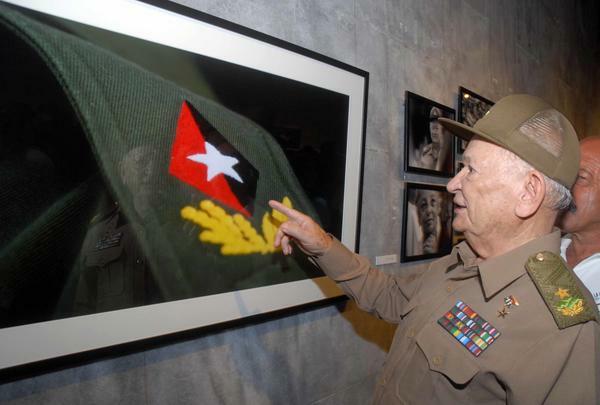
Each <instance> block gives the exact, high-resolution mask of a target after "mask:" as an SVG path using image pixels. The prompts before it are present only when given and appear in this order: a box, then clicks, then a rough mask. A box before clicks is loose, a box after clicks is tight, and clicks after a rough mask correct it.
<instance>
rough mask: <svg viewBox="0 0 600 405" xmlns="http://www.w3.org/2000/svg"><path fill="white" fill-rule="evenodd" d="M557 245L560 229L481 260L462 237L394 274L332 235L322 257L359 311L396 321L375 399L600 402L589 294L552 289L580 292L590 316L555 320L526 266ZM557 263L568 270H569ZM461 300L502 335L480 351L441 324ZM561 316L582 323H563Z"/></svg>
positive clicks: (599, 342)
mask: <svg viewBox="0 0 600 405" xmlns="http://www.w3.org/2000/svg"><path fill="white" fill-rule="evenodd" d="M559 245H560V233H559V232H558V231H555V232H553V233H551V234H549V235H546V236H543V237H540V238H538V239H536V240H533V241H531V242H529V243H527V244H525V245H523V246H521V247H519V248H517V249H514V250H513V251H511V252H508V253H506V254H504V255H501V256H498V257H494V258H491V259H488V260H485V261H483V262H479V263H477V261H476V257H475V254H474V253H473V251H472V250H471V249H470V247H469V246H468V245H467V244H466V242H463V243H461V244H459V245H458V246H456V247H455V248H454V249H453V251H452V252H451V254H450V255H448V256H445V257H443V258H441V259H439V260H437V261H435V262H432V263H431V264H430V265H429V266H427V267H424V268H421V269H414V270H413V271H411V272H410V274H406V275H404V276H392V275H389V274H386V273H384V272H382V271H379V270H377V269H375V268H372V267H371V266H370V264H369V263H368V261H367V260H366V259H365V258H363V257H361V256H358V255H356V254H354V253H352V252H350V251H349V250H347V249H346V248H345V247H343V246H342V245H341V244H340V243H339V242H338V241H334V244H333V246H332V248H331V249H330V250H329V251H328V252H327V253H326V254H324V255H323V256H321V257H319V258H318V259H317V262H318V264H319V265H320V266H321V267H322V268H323V269H324V271H325V272H326V273H327V274H328V276H330V277H331V278H333V279H334V280H335V281H336V282H337V283H338V284H339V285H340V287H341V288H342V289H343V290H344V291H345V292H346V293H347V294H348V295H349V296H350V297H352V298H353V299H355V300H356V301H357V303H358V305H359V306H360V307H361V308H363V309H364V310H366V311H369V312H373V313H374V314H376V315H377V316H379V317H381V318H383V319H385V320H388V321H390V322H394V323H399V327H398V329H397V331H396V335H395V337H394V341H393V343H392V346H391V348H390V352H389V355H388V357H387V360H386V362H385V365H384V368H383V372H382V373H381V376H380V379H379V381H378V385H377V388H376V392H375V399H374V402H375V403H395V404H397V403H401V404H403V403H408V404H413V403H418V404H427V403H444V404H454V403H456V404H466V403H510V404H539V403H562V404H564V403H574V404H575V403H577V404H588V403H589V404H591V403H598V399H599V394H600V377H599V376H600V373H599V371H600V356H599V354H598V348H600V325H599V324H598V322H597V312H596V311H595V306H594V305H593V300H591V297H590V296H589V293H588V292H587V290H585V288H583V286H581V285H580V283H578V282H577V281H573V283H574V285H572V286H571V288H569V289H562V290H558V289H556V291H559V292H561V294H563V295H564V296H567V295H569V292H567V291H566V290H570V294H571V295H573V296H576V295H577V296H579V298H581V299H580V300H579V301H580V304H583V307H584V308H585V313H586V314H588V315H587V319H590V318H591V319H592V320H591V321H587V319H586V318H585V317H582V315H583V312H582V313H580V314H578V315H573V316H571V317H569V316H563V318H564V319H563V318H561V319H558V320H557V321H555V319H554V317H553V313H552V312H551V310H550V309H549V308H551V306H548V305H547V303H546V301H545V300H544V298H543V297H542V294H541V293H540V292H539V291H538V289H537V288H536V285H535V284H534V282H533V279H532V276H530V275H529V273H528V270H527V268H526V263H533V267H534V269H533V270H540V269H541V270H546V268H547V267H548V266H554V267H556V262H553V261H552V260H551V259H552V258H555V256H553V255H552V254H551V253H558V252H559ZM539 252H545V253H539ZM548 252H551V253H548ZM545 259H548V260H546V262H544V260H545ZM532 260H533V262H532ZM559 263H560V265H559V266H558V267H559V268H560V271H562V272H563V273H564V274H563V275H566V276H569V274H572V272H571V270H569V269H567V268H566V267H564V266H563V265H562V261H560V262H559ZM528 266H529V264H528ZM575 279H576V278H575ZM571 280H572V279H571ZM545 287H547V288H549V287H551V286H548V285H546V286H545ZM551 295H553V293H552V294H549V295H548V299H552V297H551ZM554 298H556V299H557V300H558V299H560V298H564V297H559V296H556V297H554ZM457 302H463V303H465V304H467V305H468V306H469V307H470V308H471V309H472V310H473V311H475V312H476V313H477V314H478V316H480V317H481V318H483V320H485V321H487V322H488V323H489V324H490V325H491V326H492V327H493V328H495V331H496V332H497V335H496V338H495V339H492V340H491V342H490V343H489V344H488V345H487V347H485V348H484V350H479V355H478V356H476V355H475V354H474V353H473V351H471V350H469V349H468V348H467V347H466V346H464V345H463V344H461V343H460V342H459V340H457V338H455V337H454V336H453V335H452V334H451V333H449V331H448V330H447V329H445V328H444V327H443V326H442V324H441V323H440V322H441V321H440V322H438V320H440V319H443V318H444V315H445V314H447V313H448V311H449V310H451V309H452V308H453V307H454V306H455V304H457ZM517 304H518V305H517ZM565 320H566V321H569V320H571V321H574V322H577V323H575V324H574V325H572V326H568V327H565V325H564V324H563V325H561V327H564V328H562V329H561V328H559V327H558V323H560V322H563V321H565ZM559 321H560V322H559ZM571 323H573V322H571ZM493 331H494V330H492V332H493ZM484 346H485V345H484ZM475 349H476V348H475Z"/></svg>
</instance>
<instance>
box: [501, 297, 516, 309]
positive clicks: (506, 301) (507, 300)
mask: <svg viewBox="0 0 600 405" xmlns="http://www.w3.org/2000/svg"><path fill="white" fill-rule="evenodd" d="M504 305H505V306H506V307H507V308H510V307H512V306H513V305H515V306H517V307H518V306H519V301H517V299H516V298H515V297H514V296H513V295H509V296H508V297H504Z"/></svg>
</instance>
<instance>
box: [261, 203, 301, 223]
mask: <svg viewBox="0 0 600 405" xmlns="http://www.w3.org/2000/svg"><path fill="white" fill-rule="evenodd" d="M269 205H270V206H271V208H273V209H274V210H277V211H279V212H281V213H282V214H284V215H285V216H287V217H288V218H290V219H295V220H298V221H299V220H301V219H303V217H304V216H305V215H304V214H303V213H301V212H300V211H296V210H295V209H293V208H290V207H286V206H285V205H283V204H282V203H280V202H279V201H275V200H269Z"/></svg>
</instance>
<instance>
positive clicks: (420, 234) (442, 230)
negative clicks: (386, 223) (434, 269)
mask: <svg viewBox="0 0 600 405" xmlns="http://www.w3.org/2000/svg"><path fill="white" fill-rule="evenodd" d="M403 207H404V210H403V214H404V215H403V221H402V250H401V257H400V261H401V262H410V261H415V260H423V259H431V258H435V257H440V256H444V255H446V254H448V253H450V250H451V249H452V241H453V232H452V219H453V204H452V194H450V193H449V192H448V191H446V188H445V187H443V186H435V185H428V184H418V183H406V187H405V189H404V205H403ZM426 233H427V234H429V237H426ZM426 240H427V241H426Z"/></svg>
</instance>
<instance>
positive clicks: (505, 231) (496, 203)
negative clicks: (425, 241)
mask: <svg viewBox="0 0 600 405" xmlns="http://www.w3.org/2000/svg"><path fill="white" fill-rule="evenodd" d="M507 153H508V152H507V151H506V150H504V149H502V148H501V147H499V146H497V145H494V144H492V143H490V142H487V141H484V140H483V139H481V138H478V137H475V138H473V140H471V142H469V145H468V146H467V149H466V150H465V153H464V155H463V160H464V167H463V168H462V170H461V171H460V172H459V173H458V174H456V176H454V177H453V178H452V179H451V180H450V182H448V186H447V189H448V191H449V192H450V193H452V194H454V220H453V221H452V226H453V227H454V229H455V230H457V231H459V232H464V234H465V237H466V238H467V240H470V238H471V237H479V238H481V237H486V238H487V237H490V236H493V235H498V236H503V235H510V227H511V226H512V224H514V222H513V221H512V220H513V219H514V218H515V214H514V212H515V211H514V207H515V205H516V202H517V200H518V196H517V189H518V185H519V176H518V175H516V174H515V173H514V172H513V171H512V170H511V162H510V160H509V158H508V155H507Z"/></svg>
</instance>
